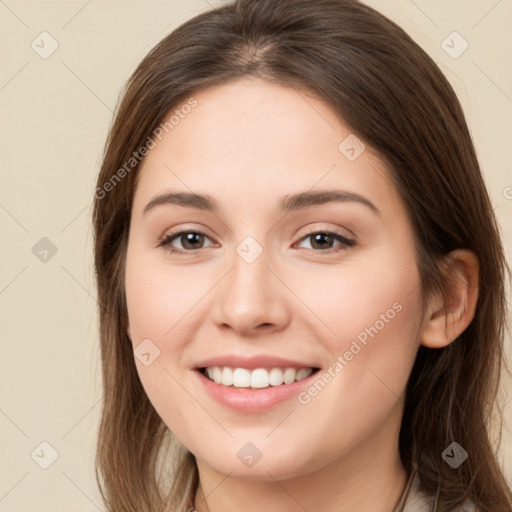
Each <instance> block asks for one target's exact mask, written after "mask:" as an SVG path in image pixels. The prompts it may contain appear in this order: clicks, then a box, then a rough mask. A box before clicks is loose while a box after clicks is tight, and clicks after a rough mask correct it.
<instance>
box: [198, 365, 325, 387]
mask: <svg viewBox="0 0 512 512" xmlns="http://www.w3.org/2000/svg"><path fill="white" fill-rule="evenodd" d="M198 371H199V372H200V373H201V374H202V375H203V376H204V377H206V378H207V379H208V380H210V381H211V382H214V383H215V384H220V385H221V386H224V387H227V388H250V389H267V388H274V387H283V386H287V385H290V384H293V383H294V382H299V381H301V380H303V379H306V378H308V377H310V376H311V375H313V374H314V373H316V372H318V371H319V368H314V367H303V368H293V367H273V368H240V367H230V366H207V367H202V368H198Z"/></svg>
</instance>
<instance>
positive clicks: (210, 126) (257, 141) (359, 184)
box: [134, 78, 397, 209]
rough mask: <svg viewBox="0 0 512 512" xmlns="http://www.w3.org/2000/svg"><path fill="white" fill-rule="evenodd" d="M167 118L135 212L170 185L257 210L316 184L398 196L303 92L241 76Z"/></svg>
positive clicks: (340, 126)
mask: <svg viewBox="0 0 512 512" xmlns="http://www.w3.org/2000/svg"><path fill="white" fill-rule="evenodd" d="M185 105H194V106H193V107H191V108H188V107H186V108H184V106H185ZM171 117H172V123H171V124H169V125H167V130H166V131H163V130H162V132H163V133H162V134H161V135H160V138H161V140H160V139H159V138H155V137H153V140H154V142H155V143H156V145H155V146H154V147H153V148H152V149H151V150H150V151H149V154H148V155H147V156H146V157H145V159H144V160H143V162H142V165H141V168H140V169H139V172H140V176H139V180H138V182H139V183H138V189H137V192H136V204H135V205H134V207H136V208H138V209H140V208H143V206H144V205H142V204H140V203H141V202H142V201H143V200H144V201H146V202H147V200H148V199H149V198H150V196H151V195H154V194H156V193H158V192H161V191H163V190H165V189H169V188H174V189H179V190H188V191H194V192H199V193H207V194H208V195H212V196H214V197H219V198H222V197H228V198H230V200H231V202H233V201H240V202H245V203H247V201H249V202H250V201H251V200H254V199H255V198H258V199H259V206H260V207H262V206H263V204H264V203H265V202H266V201H267V200H268V201H269V202H273V200H274V196H279V197H282V196H283V195H286V194H289V193H292V192H296V191H304V190H310V189H313V188H315V187H316V188H320V189H325V188H343V189H346V190H349V191H352V192H355V193H362V192H364V193H365V194H366V195H370V196H372V195H373V196H374V197H376V196H379V195H380V196H382V195H383V193H384V192H385V193H388V194H389V195H390V199H395V200H396V199H397V195H396V193H395V191H394V189H393V187H392V185H391V181H390V178H389V173H388V170H387V169H386V167H385V165H384V163H383V162H382V161H381V160H380V159H379V158H378V157H377V156H376V155H375V154H373V153H372V152H371V150H370V149H369V148H368V147H366V146H365V145H364V143H363V142H362V141H361V140H359V139H358V138H357V137H356V136H355V135H354V134H353V133H351V130H350V128H349V127H348V126H347V125H345V124H344V123H343V121H342V120H341V119H340V118H339V116H337V115H336V113H335V112H334V111H333V110H332V109H331V108H330V107H329V106H328V105H327V104H326V103H324V102H323V101H322V100H320V99H319V98H317V97H315V96H314V95H313V94H312V93H310V92H308V91H306V90H303V89H296V88H291V87H284V86H282V85H277V84H271V83H268V82H265V81H263V80H260V79H253V78H244V79H241V80H238V81H236V82H232V83H229V84H223V85H218V86H214V87H211V88H208V89H206V90H203V91H201V92H199V93H196V94H193V95H191V98H185V100H184V101H183V102H182V103H181V104H179V105H176V106H175V107H173V108H172V109H171V111H170V112H169V113H168V115H167V116H166V120H170V119H171ZM164 122H165V121H164ZM220 203H222V201H220ZM221 206H222V204H221Z"/></svg>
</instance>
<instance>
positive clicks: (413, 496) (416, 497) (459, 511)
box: [393, 475, 481, 512]
mask: <svg viewBox="0 0 512 512" xmlns="http://www.w3.org/2000/svg"><path fill="white" fill-rule="evenodd" d="M402 498H405V503H404V500H403V499H402V500H401V504H399V506H398V507H397V508H396V509H395V510H394V511H393V512H435V510H436V508H435V497H434V496H431V495H428V494H425V493H424V492H422V491H420V489H419V477H418V476H417V475H414V477H413V478H412V482H411V485H410V490H409V492H408V493H407V496H403V497H402ZM401 507H403V508H401ZM453 512H481V510H480V508H478V507H476V505H475V504H474V503H473V502H472V501H471V500H470V499H468V500H466V501H465V502H464V503H463V504H462V505H460V506H459V507H457V508H456V509H453Z"/></svg>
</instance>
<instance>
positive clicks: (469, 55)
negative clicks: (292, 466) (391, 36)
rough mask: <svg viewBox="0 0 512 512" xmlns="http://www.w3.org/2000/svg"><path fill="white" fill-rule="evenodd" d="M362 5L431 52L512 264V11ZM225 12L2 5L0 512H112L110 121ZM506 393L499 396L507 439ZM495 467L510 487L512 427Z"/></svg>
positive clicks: (504, 4)
mask: <svg viewBox="0 0 512 512" xmlns="http://www.w3.org/2000/svg"><path fill="white" fill-rule="evenodd" d="M367 3H368V4H370V5H372V6H373V7H376V8H377V9H378V10H379V11H381V12H382V13H384V14H385V15H387V16H388V17H390V18H391V19H392V20H394V21H396V22H397V23H398V24H399V25H400V26H401V27H403V28H404V29H405V30H406V31H407V32H408V33H409V34H410V35H411V36H412V37H413V38H414V39H415V40H416V41H417V43H418V44H419V45H420V46H422V47H423V48H424V49H425V50H426V51H427V52H428V53H429V55H431V56H432V58H433V59H434V60H435V61H436V63H437V64H438V65H439V66H440V67H441V69H442V71H443V72H444V73H445V75H446V76H447V78H448V79H449V81H450V83H451V84H452V86H453V87H454V89H455V91H456V93H457V94H458V96H459V98H460V100H461V102H462V104H463V107H464V110H465V113H466V116H467V119H468V124H469V126H470V130H471V133H472V136H473V139H474V142H475V146H476V150H477V154H478V157H479V160H480V163H481V165H482V169H483V172H484V175H485V180H486V183H487V185H488V189H489V191H490V195H491V198H492V202H493V205H494V208H495V211H496V215H497V216H498V219H499V222H500V224H501V227H502V230H503V237H504V242H505V245H506V248H507V254H508V256H509V261H510V254H511V251H510V248H511V244H512V188H510V187H512V172H511V162H512V144H511V140H512V139H511V135H512V127H511V118H512V72H511V68H510V64H509V62H510V61H509V57H510V55H511V54H512V30H511V29H512V27H511V21H512V2H511V1H510V0H472V1H464V2H461V1H459V0H435V1H432V0H414V1H413V0H385V1H377V0H367ZM218 5H220V1H213V0H209V1H208V2H206V1H205V0H189V1H185V0H180V1H178V0H174V1H173V0H168V1H165V2H164V1H155V0H152V1H144V2H143V1H142V0H139V1H125V2H114V1H109V0H89V1H85V0H83V1H82V0H80V1H60V2H59V1H54V2H51V1H38V2H36V1H31V2H29V1H22V0H7V1H6V2H1V3H0V23H1V34H2V36H1V37H2V45H1V57H2V62H3V64H2V67H1V69H0V107H1V109H2V116H1V121H0V126H1V139H0V140H1V148H0V149H1V155H2V161H3V162H2V164H3V165H2V182H3V185H2V188H1V193H0V223H1V227H2V231H3V237H2V240H3V244H2V248H3V249H2V265H1V272H0V308H1V315H2V316H1V320H2V359H1V370H0V378H1V389H2V394H1V399H0V439H1V459H2V468H1V481H0V511H9V512H17V511H23V512H29V511H38V512H47V511H48V512H49V511H51V512H59V511H68V510H73V511H76V512H80V511H84V512H85V511H97V510H104V509H103V506H102V504H101V500H100V497H99V491H98V488H97V487H96V482H95V478H94V470H93V467H94V466H93V462H94V452H95V442H96V429H97V425H98V419H99V412H100V406H101V400H102V391H101V385H100V373H99V372H100V366H99V345H98V338H97V316H96V301H95V288H94V280H93V272H92V243H91V241H92V231H91V223H90V208H91V203H92V199H93V194H94V187H95V179H96V175H97V172H98V167H99V163H100V156H101V152H102V149H103V144H104V141H105V138H106V135H107V130H108V126H109V123H110V120H111V117H112V110H113V109H114V107H115V105H116V101H117V98H118V95H119V93H120V91H121V88H122V86H123V85H124V83H125V81H126V79H127V78H128V77H129V75H130V74H131V72H132V71H133V70H134V68H135V67H136V65H137V63H138V62H139V61H140V60H141V59H142V58H143V57H144V55H145V54H146V53H147V52H148V51H149V50H150V49H151V48H152V47H153V46H154V45H155V44H156V43H157V42H158V41H159V40H160V39H162V38H163V37H164V36H165V35H166V34H168V33H169V32H170V31H171V30H172V29H174V28H175V27H176V26H178V25H180V24H181V23H182V22H184V21H185V20H187V19H188V18H191V17H192V16H194V15H196V14H198V13H199V12H202V11H205V10H207V9H209V8H210V6H211V7H216V6H218ZM44 31H46V32H48V33H49V34H50V35H51V37H52V38H53V39H54V40H55V41H57V43H58V48H57V50H56V51H55V52H54V53H53V54H52V55H50V56H49V57H48V58H46V59H43V58H42V57H41V56H40V54H39V53H37V52H36V51H35V50H34V49H33V48H32V46H31V45H32V42H33V41H35V43H34V45H36V44H38V45H39V47H37V46H36V48H38V51H39V52H40V53H41V52H43V51H48V50H49V49H51V46H50V44H51V40H50V39H49V38H48V36H39V35H40V34H41V33H42V32H44ZM454 31H457V32H458V33H459V34H460V35H461V36H462V38H463V39H464V40H465V41H467V43H468V44H469V47H468V49H467V50H466V51H465V52H464V53H462V55H460V56H459V57H458V58H453V57H452V56H450V55H449V54H448V53H446V52H445V51H444V49H443V48H442V42H443V41H444V40H445V39H446V38H447V37H448V36H450V34H452V32H454ZM454 37H455V39H453V38H454ZM41 38H46V39H44V41H45V42H43V43H41ZM452 39H453V41H454V43H453V44H452V43H451V42H450V41H451V40H452ZM447 41H448V42H449V43H448V44H449V45H451V46H454V50H451V51H452V53H453V52H454V51H456V50H460V49H461V48H462V47H461V46H460V45H461V44H464V43H463V41H462V39H460V38H458V36H453V35H451V36H450V39H448V40H447ZM43 47H44V48H43ZM507 55H508V57H507ZM42 238H47V239H49V241H51V243H50V242H49V241H48V240H43V241H41V239H42ZM37 244H39V245H37ZM34 247H35V249H33V248H34ZM44 250H47V251H49V252H48V253H44V252H41V251H44ZM55 250H56V252H55ZM52 251H53V252H55V254H53V252H52ZM44 257H46V261H41V258H44ZM510 347H511V345H510V341H509V340H508V341H507V351H508V352H510ZM510 389H511V387H510V383H509V382H508V381H507V382H504V384H503V388H502V396H503V399H502V404H507V405H504V411H505V417H506V419H507V421H508V426H509V428H510V429H512V401H509V400H510V399H511V398H512V393H510ZM42 442H47V443H49V444H50V445H51V446H52V447H53V449H54V450H55V455H56V456H57V458H56V460H55V461H54V462H53V464H51V465H50V466H49V467H48V468H47V469H43V468H41V467H40V464H45V463H49V462H51V455H52V453H53V452H52V449H51V448H49V447H48V446H47V445H42V446H41V443H42ZM500 454H501V455H500V456H501V458H502V460H503V461H504V466H505V470H506V473H507V475H508V479H509V481H512V435H511V433H510V430H508V429H507V425H505V430H504V433H503V441H502V449H501V452H500ZM470 456H471V455H470Z"/></svg>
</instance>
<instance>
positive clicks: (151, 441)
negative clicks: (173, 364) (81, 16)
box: [93, 0, 512, 512]
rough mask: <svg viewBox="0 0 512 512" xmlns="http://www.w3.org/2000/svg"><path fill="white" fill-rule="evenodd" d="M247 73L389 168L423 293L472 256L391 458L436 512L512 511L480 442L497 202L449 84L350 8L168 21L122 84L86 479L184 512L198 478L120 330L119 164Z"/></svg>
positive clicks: (100, 247)
mask: <svg viewBox="0 0 512 512" xmlns="http://www.w3.org/2000/svg"><path fill="white" fill-rule="evenodd" d="M244 76H255V77H259V78H262V79H264V80H267V81H269V82H273V83H278V84H282V85H284V86H287V87H293V88H296V89H297V90H302V91H309V92H310V93H313V94H315V95H316V96H317V97H319V98H321V99H323V100H324V101H325V102H326V103H327V104H328V105H330V107H331V108H332V109H333V110H334V111H335V112H337V113H338V114H339V116H340V118H341V119H342V120H343V121H344V122H345V123H346V124H347V125H348V126H350V128H351V130H352V132H353V133H355V134H356V135H357V136H358V137H359V138H360V139H361V140H362V141H364V143H365V144H366V145H367V146H368V147H370V148H372V150H373V151H374V152H375V153H376V154H377V155H378V156H379V157H380V158H381V159H382V160H383V161H384V162H385V163H386V164H387V165H388V167H389V169H390V173H391V177H392V179H393V181H394V183H395V186H396V188H397V190H398V191H399V193H400V196H401V197H402V199H403V201H404V203H405V205H406V209H407V212H408V215H409V219H410V222H411V224H412V226H413V229H414V232H415V239H416V250H417V262H418V268H419V270H420V273H421V278H422V286H423V293H424V297H427V296H428V295H429V294H430V293H431V292H432V291H433V290H435V289H437V290H441V291H443V290H444V291H446V288H447V283H446V281H444V280H443V279H442V272H441V270H440V266H439V261H440V258H441V257H442V256H443V255H446V254H447V253H448V252H450V251H452V250H454V249H458V248H465V249H469V250H471V251H473V252H474V253H475V254H476V255H477V257H478V259H479V263H480V276H479V279H480V292H479V298H478V304H477V309H476V314H475V317H474V320H473V321H472V323H471V324H470V325H469V327H468V328H467V329H466V330H465V331H464V333H463V334H462V335H461V336H460V337H459V338H458V339H457V340H456V341H454V342H453V343H451V344H450V345H448V346H447V347H446V348H442V349H429V348H427V347H423V346H422V347H420V349H419V351H418V354H417V358H416V361H415V364H414V368H413V370H412V372H411V375H410V378H409V381H408V384H407V390H406V399H405V404H404V406H405V408H404V415H403V420H402V426H401V431H400V439H399V442H400V444H399V446H400V456H401V459H402V462H403V464H404V466H405V468H406V470H407V471H409V472H410V471H412V469H413V467H416V466H417V468H418V473H419V477H420V482H421V488H422V490H424V491H425V492H427V493H429V494H432V495H434V494H436V493H437V503H438V510H439V511H442V512H447V511H450V510H452V509H453V508H455V507H456V506H457V505H459V504H461V503H463V502H464V501H465V500H466V499H467V498H471V499H472V500H473V502H474V503H475V504H476V505H477V506H478V507H480V509H481V510H482V511H484V512H485V511H488V512H510V510H512V508H511V505H512V497H511V492H510V489H509V488H508V486H507V483H506V480H505V478H504V476H503V473H502V470H501V469H500V466H499V464H498V462H497V451H494V450H498V446H499V443H496V442H495V441H493V440H492V436H491V434H490V429H491V426H492V424H491V419H494V418H493V413H494V412H496V408H495V405H496V404H497V403H498V402H497V397H498V390H499V387H498V386H499V381H500V371H501V368H502V367H505V366H503V363H504V354H503V337H504V333H505V329H506V291H505V289H506V287H505V279H507V278H508V274H507V265H506V261H505V258H504V252H503V248H502V244H501V241H500V236H499V229H498V226H497V224H496V220H495V217H494V213H493V209H492V205H491V202H490V200H489V196H488V194H487V191H486V188H485V185H484V181H483V179H482V175H481V171H480V168H479V163H478V160H477V157H476V154H475V150H474V147H473V143H472V140H471V136H470V133H469V131H468V127H467V124H466V121H465V117H464V114H463V111H462V108H461V105H460V103H459V101H458V99H457V97H456V95H455V93H454V91H453V89H452V87H451V86H450V85H449V83H448V81H447V79H446V78H445V77H444V75H443V74H442V73H441V71H440V70H439V69H438V67H437V66H436V65H435V63H434V62H433V61H432V59H431V58H430V57H429V56H428V55H427V54H426V53H425V52H424V51H423V50H422V49H421V48H420V47H419V46H418V45H417V44H416V43H415V42H414V41H413V40H412V39H411V38H410V37H409V36H408V35H407V34H406V33H405V32H404V30H402V29H401V28H400V27H398V26H397V25H396V24H395V23H393V22H392V21H390V20H389V19H387V18H386V17H384V16H383V15H381V14H380V13H378V12H377V11H375V10H374V9H372V8H370V7H368V6H366V5H364V4H361V3H359V2H358V1H357V0H238V1H236V2H235V3H233V4H230V5H226V6H223V7H220V8H217V9H215V10H211V11H209V12H206V13H203V14H201V15H198V16H196V17H194V18H193V19H191V20H189V21H187V22H186V23H184V24H183V25H181V26H180V27H178V28H177V29H176V30H174V31H173V32H172V33H171V34H170V35H168V36H167V37H165V38H164V39H163V40H162V41H161V42H160V43H159V44H157V45H156V47H155V48H154V49H152V50H151V51H150V53H149V54H148V55H147V56H146V57H145V58H144V60H143V61H142V62H141V63H140V64H139V66H138V67H137V69H136V70H135V71H134V73H133V75H132V76H131V77H130V79H129V81H128V83H127V84H126V87H125V89H124V91H123V94H122V99H121V101H120V103H119V104H118V107H117V110H116V114H115V117H114V120H113V123H112V126H111V128H110V133H109V136H108V140H107V143H106V146H105V152H104V157H103V162H102V166H101V170H100V173H99V177H98V181H97V189H96V193H95V203H94V212H93V222H94V234H95V270H96V280H97V288H98V301H99V322H100V343H101V361H102V376H103V388H104V402H103V409H102V416H101V424H100V427H99V433H98V445H97V453H96V477H97V479H98V483H99V485H100V489H101V492H102V496H103V499H104V501H105V503H106V505H107V507H108V510H109V511H112V512H122V511H123V512H124V511H133V512H135V511H136V512H141V511H149V512H155V511H170V510H172V511H173V512H182V511H186V510H187V509H188V507H192V506H193V498H194V494H195V491H196V488H197V483H198V474H197V467H196V464H195V459H194V457H193V455H192V454H191V453H189V452H188V451H187V450H186V449H185V448H184V447H183V446H181V445H180V443H179V442H178V441H177V440H176V439H174V438H173V436H172V433H170V432H169V430H168V428H167V427H166V425H165V424H164V423H163V421H162V420H161V418H160V417H159V416H158V414H157V413H156V412H155V410H154V408H153V406H152V405H151V403H150V401H149V399H148V397H147V396H146V394H145V392H144V390H143V387H142V385H141V382H140V380H139V377H138V374H137V371H136V366H135V363H134V356H133V349H132V345H131V342H130V340H129V338H128V336H127V332H126V325H127V309H126V299H125V288H124V265H125V255H126V249H127V241H128V231H129V224H130V214H131V208H132V200H133V196H134V191H135V188H136V186H137V171H138V168H139V165H138V164H137V162H135V163H134V161H133V160H130V158H132V156H133V154H134V152H137V151H139V149H140V148H141V147H142V146H144V145H147V141H148V137H152V134H153V133H154V131H155V130H156V129H157V128H158V126H159V125H160V123H162V122H163V121H164V120H165V118H166V115H168V113H169V111H170V109H171V108H175V107H177V106H179V105H180V104H183V103H185V102H186V101H188V100H189V99H190V98H191V97H192V96H193V94H195V93H197V92H198V91H200V90H203V89H205V88H207V87H208V86H210V85H219V84H222V83H227V82H229V81H233V80H236V79H238V78H241V77H244ZM130 161H131V164H130V166H128V167H127V166H126V163H127V162H130ZM123 166H124V167H123ZM122 168H124V172H122V171H121V169H122ZM109 184H110V185H109ZM497 412H498V415H497V416H498V419H500V421H499V422H498V425H499V434H500V435H499V437H500V439H501V411H500V410H499V409H498V411H497ZM453 441H456V442H457V443H458V444H460V445H461V446H462V447H463V448H464V449H465V450H466V451H467V452H468V454H469V458H468V459H467V460H466V461H465V462H464V463H463V464H462V465H460V466H459V467H458V468H457V469H452V468H451V467H449V466H448V465H447V464H446V462H444V460H443V459H442V457H441V454H442V452H443V451H444V450H445V448H446V447H447V446H449V445H450V444H451V443H452V442H453ZM495 444H497V446H494V445H495ZM170 463H172V464H173V465H172V466H171V465H170Z"/></svg>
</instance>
